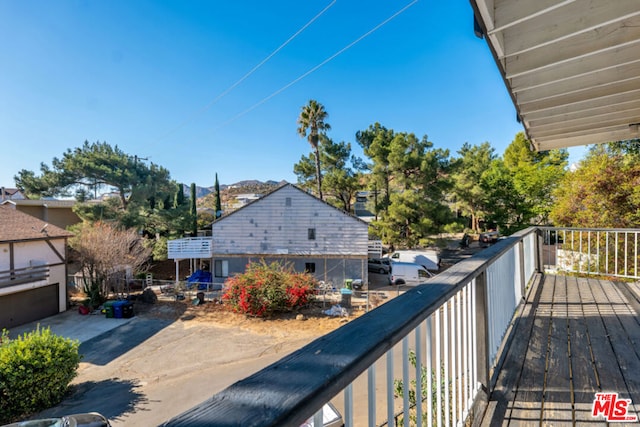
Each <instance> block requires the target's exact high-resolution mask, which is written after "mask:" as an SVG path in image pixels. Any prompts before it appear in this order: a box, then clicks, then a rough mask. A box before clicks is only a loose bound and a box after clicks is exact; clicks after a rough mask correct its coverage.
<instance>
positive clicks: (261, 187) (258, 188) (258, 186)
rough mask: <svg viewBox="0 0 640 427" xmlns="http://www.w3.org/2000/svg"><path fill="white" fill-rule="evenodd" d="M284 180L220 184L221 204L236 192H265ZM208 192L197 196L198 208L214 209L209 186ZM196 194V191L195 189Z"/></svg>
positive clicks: (213, 198) (212, 195)
mask: <svg viewBox="0 0 640 427" xmlns="http://www.w3.org/2000/svg"><path fill="white" fill-rule="evenodd" d="M285 183H286V181H280V182H276V181H266V182H262V181H258V180H246V181H240V182H236V183H235V184H230V185H220V198H221V199H222V205H223V206H225V205H226V204H227V203H228V201H229V200H230V199H233V198H235V196H236V195H238V194H245V193H256V194H267V193H269V192H271V191H273V190H275V189H276V188H278V187H279V186H280V185H282V184H285ZM209 190H210V191H209V193H207V194H206V195H204V196H202V197H200V196H199V197H198V201H197V204H198V207H199V208H211V209H215V196H214V193H213V187H210V188H209ZM196 194H197V191H196Z"/></svg>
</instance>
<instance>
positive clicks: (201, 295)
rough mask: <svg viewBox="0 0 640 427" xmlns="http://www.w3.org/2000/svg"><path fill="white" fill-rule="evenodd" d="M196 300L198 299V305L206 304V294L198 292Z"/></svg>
mask: <svg viewBox="0 0 640 427" xmlns="http://www.w3.org/2000/svg"><path fill="white" fill-rule="evenodd" d="M196 298H198V304H200V305H202V304H204V292H198V293H197V294H196Z"/></svg>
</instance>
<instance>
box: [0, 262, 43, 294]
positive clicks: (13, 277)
mask: <svg viewBox="0 0 640 427" xmlns="http://www.w3.org/2000/svg"><path fill="white" fill-rule="evenodd" d="M48 278H49V266H47V265H38V266H33V267H26V268H15V269H13V270H5V271H0V289H2V288H8V287H11V286H17V285H24V284H27V283H33V282H40V281H43V280H47V279H48Z"/></svg>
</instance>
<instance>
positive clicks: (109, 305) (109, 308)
mask: <svg viewBox="0 0 640 427" xmlns="http://www.w3.org/2000/svg"><path fill="white" fill-rule="evenodd" d="M115 302H116V301H106V302H105V303H104V304H103V305H102V308H103V309H104V315H105V316H106V317H107V318H109V319H113V318H114V316H115V313H114V311H113V305H114V303H115Z"/></svg>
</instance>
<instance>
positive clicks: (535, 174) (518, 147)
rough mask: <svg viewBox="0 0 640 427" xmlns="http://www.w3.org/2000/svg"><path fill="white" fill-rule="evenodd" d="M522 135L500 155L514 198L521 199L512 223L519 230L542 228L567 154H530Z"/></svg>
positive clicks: (533, 152)
mask: <svg viewBox="0 0 640 427" xmlns="http://www.w3.org/2000/svg"><path fill="white" fill-rule="evenodd" d="M530 145H531V144H530V142H529V140H527V139H526V137H525V134H524V132H519V133H518V134H516V136H515V138H514V140H513V141H512V142H511V144H510V145H509V146H508V147H507V149H506V150H505V153H504V165H505V167H506V168H507V169H508V170H509V172H510V174H511V176H512V178H513V189H514V191H515V194H514V196H515V197H517V198H518V199H521V201H522V203H521V204H520V205H519V207H518V208H517V210H516V211H515V212H514V214H515V222H516V224H517V225H518V226H519V228H521V227H522V226H528V225H529V224H531V223H534V224H546V223H548V219H549V212H550V211H551V208H552V207H553V205H554V201H553V198H552V197H551V194H552V193H553V191H554V190H555V188H556V187H557V186H558V184H559V182H560V180H561V179H562V177H563V176H564V174H565V172H566V169H567V164H568V161H567V160H568V158H569V153H568V151H567V150H565V149H563V150H551V151H544V152H537V151H532V150H531V148H530Z"/></svg>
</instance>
